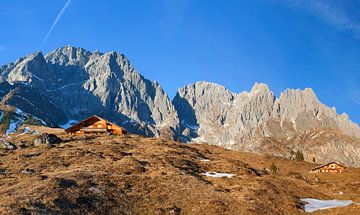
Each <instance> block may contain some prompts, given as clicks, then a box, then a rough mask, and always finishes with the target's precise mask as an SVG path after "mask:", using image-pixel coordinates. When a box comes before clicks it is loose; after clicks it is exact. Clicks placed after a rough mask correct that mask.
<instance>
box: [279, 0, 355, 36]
mask: <svg viewBox="0 0 360 215" xmlns="http://www.w3.org/2000/svg"><path fill="white" fill-rule="evenodd" d="M281 2H286V3H287V4H289V5H291V6H294V7H296V8H299V9H303V10H306V11H308V12H310V13H311V14H312V15H314V16H316V17H318V18H320V19H321V20H322V21H324V22H325V23H327V24H328V25H331V26H334V27H336V28H337V29H339V30H346V31H350V32H352V33H353V34H354V35H355V37H356V38H358V39H360V20H359V17H356V14H355V13H353V11H356V10H354V8H356V7H359V5H358V4H355V3H353V2H351V1H334V0H283V1H281Z"/></svg>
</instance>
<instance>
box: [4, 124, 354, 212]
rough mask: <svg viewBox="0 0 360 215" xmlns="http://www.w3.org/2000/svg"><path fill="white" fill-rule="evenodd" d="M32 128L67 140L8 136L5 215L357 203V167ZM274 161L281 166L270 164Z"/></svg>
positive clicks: (297, 208) (295, 207)
mask: <svg viewBox="0 0 360 215" xmlns="http://www.w3.org/2000/svg"><path fill="white" fill-rule="evenodd" d="M30 129H31V130H34V129H37V130H40V132H45V131H47V132H55V133H57V134H58V136H59V137H61V138H62V139H63V140H64V142H63V143H60V144H55V145H52V146H46V145H41V146H33V145H32V143H31V142H32V139H33V138H34V137H36V136H37V135H36V134H25V135H19V134H18V133H17V134H13V135H11V141H12V142H13V143H15V144H16V145H18V146H19V148H18V149H17V150H4V149H0V155H1V157H0V169H1V171H0V180H1V182H2V183H1V184H0V196H1V199H0V214H303V213H305V212H304V211H303V202H301V201H300V198H303V197H313V198H320V199H333V198H336V199H351V200H353V201H357V202H360V186H359V181H358V179H359V177H360V169H355V168H348V171H347V172H346V173H344V174H310V173H308V170H309V169H310V168H312V167H314V166H316V164H312V163H307V162H295V161H293V160H288V159H283V158H279V157H271V156H260V155H256V154H252V153H241V152H236V151H230V150H226V149H223V148H220V147H217V146H211V145H207V144H201V145H198V144H183V143H177V142H173V141H168V140H164V139H158V138H144V137H141V136H137V135H127V136H108V135H103V136H102V135H100V136H86V137H72V136H68V135H66V134H62V131H61V130H60V129H57V130H53V129H49V128H44V127H36V126H32V127H31V128H30ZM9 140H10V139H9ZM273 162H274V163H275V164H276V165H277V166H278V167H279V169H280V172H278V173H269V172H268V171H267V170H265V169H264V168H270V165H271V163H273ZM206 172H218V173H228V174H233V176H232V177H230V178H227V177H221V178H216V177H209V176H206V175H204V174H203V173H206ZM210 175H211V174H210ZM228 176H230V175H228ZM340 191H341V192H342V194H341V192H340ZM358 210H360V206H358V205H351V206H348V207H345V208H338V209H329V210H324V211H320V212H316V213H319V214H322V213H324V212H325V211H326V214H354V212H356V211H358ZM316 213H315V214H316Z"/></svg>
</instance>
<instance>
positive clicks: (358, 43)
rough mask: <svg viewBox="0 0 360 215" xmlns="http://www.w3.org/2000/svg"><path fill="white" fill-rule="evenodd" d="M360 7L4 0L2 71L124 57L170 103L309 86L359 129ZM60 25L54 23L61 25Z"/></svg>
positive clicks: (345, 2)
mask: <svg viewBox="0 0 360 215" xmlns="http://www.w3.org/2000/svg"><path fill="white" fill-rule="evenodd" d="M359 11H360V1H359V0H353V1H349V0H341V1H337V0H312V1H310V0H309V1H307V0H243V1H241V0H222V1H221V0H103V1H99V0H70V1H69V0H27V1H23V0H1V1H0V26H1V31H0V64H1V65H3V64H6V63H9V62H12V61H15V60H16V59H17V58H19V57H22V56H25V55H28V54H30V53H32V52H35V51H37V50H42V51H43V52H44V53H46V52H48V51H50V50H52V49H55V48H57V47H61V46H64V45H73V46H78V47H83V48H85V49H87V50H91V51H94V50H96V49H99V50H100V51H102V52H107V51H111V50H115V51H119V52H122V53H124V54H125V55H126V56H127V57H128V58H129V59H130V61H131V62H132V64H133V65H134V66H135V68H136V69H137V70H138V71H139V72H140V73H141V74H143V75H144V76H145V77H146V78H148V79H150V80H157V81H158V82H159V83H160V84H161V85H162V86H163V87H164V89H165V90H166V91H167V92H168V94H169V95H170V97H173V96H174V95H175V93H176V90H177V88H179V87H181V86H184V85H186V84H189V83H193V82H196V81H200V80H206V81H211V82H216V83H219V84H222V85H224V86H225V87H227V88H228V89H230V90H231V91H233V92H241V91H243V90H250V89H251V87H252V85H253V84H254V82H264V83H267V84H268V85H269V86H270V88H271V89H272V90H273V91H274V93H275V94H276V95H277V96H278V95H279V94H280V92H281V91H283V90H284V89H286V88H305V87H311V88H313V89H314V91H315V92H316V93H317V95H318V97H319V99H320V101H322V102H323V103H325V104H327V105H329V106H335V107H336V108H337V111H338V112H339V113H342V112H347V113H348V114H349V115H350V118H351V119H352V120H353V121H355V122H358V123H360V111H359V109H360V13H359ZM55 20H56V21H55Z"/></svg>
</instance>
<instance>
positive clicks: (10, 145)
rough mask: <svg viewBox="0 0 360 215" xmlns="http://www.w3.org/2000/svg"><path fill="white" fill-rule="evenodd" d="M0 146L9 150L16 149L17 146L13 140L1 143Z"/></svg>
mask: <svg viewBox="0 0 360 215" xmlns="http://www.w3.org/2000/svg"><path fill="white" fill-rule="evenodd" d="M0 147H1V148H3V149H7V150H16V149H17V146H16V145H15V144H14V143H11V142H3V143H1V144H0Z"/></svg>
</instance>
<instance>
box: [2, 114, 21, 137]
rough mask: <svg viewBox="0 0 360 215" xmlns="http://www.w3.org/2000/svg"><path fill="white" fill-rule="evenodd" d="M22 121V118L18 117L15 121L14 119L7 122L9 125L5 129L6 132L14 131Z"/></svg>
mask: <svg viewBox="0 0 360 215" xmlns="http://www.w3.org/2000/svg"><path fill="white" fill-rule="evenodd" d="M23 122H24V119H23V118H18V120H17V121H14V120H10V124H9V127H8V129H7V130H6V132H5V133H6V134H11V133H14V132H15V131H16V130H17V128H18V127H19V126H20V125H21V124H22V123H23Z"/></svg>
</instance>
